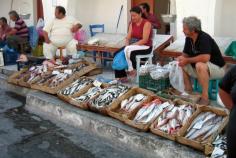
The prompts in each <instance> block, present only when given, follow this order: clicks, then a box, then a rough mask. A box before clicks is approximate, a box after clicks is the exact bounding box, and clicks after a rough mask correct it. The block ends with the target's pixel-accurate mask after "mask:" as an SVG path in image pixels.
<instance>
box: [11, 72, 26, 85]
mask: <svg viewBox="0 0 236 158" xmlns="http://www.w3.org/2000/svg"><path fill="white" fill-rule="evenodd" d="M27 71H28V69H27V68H24V69H22V70H20V71H17V72H15V73H13V74H12V75H11V76H9V77H8V79H7V82H8V83H12V84H15V85H18V83H19V80H21V79H22V78H24V77H25V76H26V75H27Z"/></svg>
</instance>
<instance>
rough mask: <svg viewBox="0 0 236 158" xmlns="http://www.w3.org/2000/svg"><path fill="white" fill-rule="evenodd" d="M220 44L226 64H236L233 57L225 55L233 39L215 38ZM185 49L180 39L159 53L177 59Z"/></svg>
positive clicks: (182, 39)
mask: <svg viewBox="0 0 236 158" xmlns="http://www.w3.org/2000/svg"><path fill="white" fill-rule="evenodd" d="M213 38H214V39H215V41H216V43H217V44H218V46H219V48H220V51H221V52H222V56H223V58H224V60H225V62H226V63H231V64H236V60H235V59H233V58H232V57H231V56H226V55H225V54H224V52H225V50H226V49H227V47H228V46H229V45H230V43H231V42H232V41H234V39H233V38H230V37H213ZM183 48H184V38H181V39H178V40H176V41H175V42H173V43H172V44H171V45H170V46H168V47H166V48H165V49H163V50H162V51H160V52H159V55H160V56H161V57H173V58H176V57H178V56H180V55H181V54H182V51H183Z"/></svg>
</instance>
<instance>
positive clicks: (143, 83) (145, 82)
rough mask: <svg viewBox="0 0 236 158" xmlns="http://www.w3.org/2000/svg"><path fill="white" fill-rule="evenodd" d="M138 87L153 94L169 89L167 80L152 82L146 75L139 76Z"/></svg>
mask: <svg viewBox="0 0 236 158" xmlns="http://www.w3.org/2000/svg"><path fill="white" fill-rule="evenodd" d="M139 87H140V88H144V89H148V90H151V91H154V92H158V91H162V90H165V89H167V88H169V87H170V80H169V78H161V79H159V80H154V79H152V77H151V76H150V75H149V74H148V75H144V76H143V75H142V76H139Z"/></svg>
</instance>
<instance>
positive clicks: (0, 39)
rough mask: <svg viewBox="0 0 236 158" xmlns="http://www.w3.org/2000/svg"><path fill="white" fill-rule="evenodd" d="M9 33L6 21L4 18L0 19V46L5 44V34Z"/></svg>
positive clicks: (9, 29)
mask: <svg viewBox="0 0 236 158" xmlns="http://www.w3.org/2000/svg"><path fill="white" fill-rule="evenodd" d="M10 31H11V28H10V26H9V25H8V24H7V19H6V18H4V17H1V18H0V43H1V44H0V45H2V43H4V42H5V40H6V37H7V34H8V33H9V32H10Z"/></svg>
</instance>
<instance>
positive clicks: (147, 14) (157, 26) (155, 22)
mask: <svg viewBox="0 0 236 158" xmlns="http://www.w3.org/2000/svg"><path fill="white" fill-rule="evenodd" d="M139 6H140V8H141V9H142V13H143V16H144V18H145V19H147V20H148V21H149V22H150V23H151V24H152V26H153V28H154V29H160V28H161V23H160V21H159V20H158V19H157V17H156V16H155V15H153V14H151V13H150V6H149V5H148V3H141V4H140V5H139Z"/></svg>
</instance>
